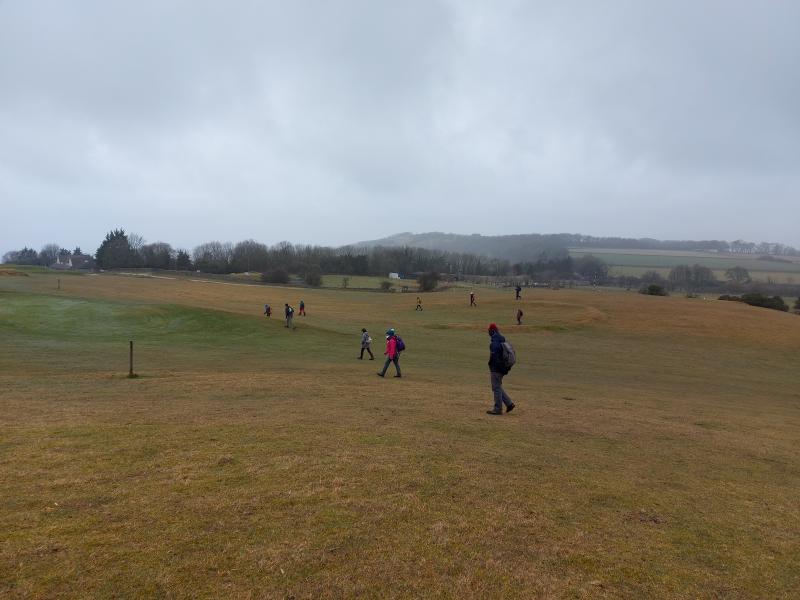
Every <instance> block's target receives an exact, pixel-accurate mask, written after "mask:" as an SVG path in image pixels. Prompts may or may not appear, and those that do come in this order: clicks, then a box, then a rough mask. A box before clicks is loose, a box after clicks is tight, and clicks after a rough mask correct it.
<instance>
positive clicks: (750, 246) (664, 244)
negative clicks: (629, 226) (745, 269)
mask: <svg viewBox="0 0 800 600" xmlns="http://www.w3.org/2000/svg"><path fill="white" fill-rule="evenodd" d="M353 245H354V246H356V247H371V246H388V247H398V246H401V247H402V246H409V247H415V248H426V249H428V250H447V251H448V252H465V253H470V254H478V255H483V256H488V257H490V258H499V259H504V260H508V261H510V262H511V263H516V262H525V261H535V260H536V259H538V258H539V257H540V256H541V255H542V254H543V253H544V254H546V255H547V256H549V257H555V256H558V255H563V254H566V252H567V249H568V248H614V249H626V248H627V249H638V250H683V251H705V252H731V253H735V254H755V253H759V254H772V255H797V254H798V251H797V250H795V249H794V248H792V247H791V246H785V245H783V244H774V243H766V242H762V243H761V244H755V243H753V242H744V241H742V240H736V241H734V242H727V241H724V240H699V241H697V240H656V239H652V238H638V239H636V238H619V237H594V236H590V235H581V234H578V233H553V234H540V233H527V234H520V235H496V236H489V235H480V234H477V233H474V234H472V235H461V234H457V233H441V232H438V231H435V232H430V233H408V232H406V233H397V234H395V235H390V236H389V237H386V238H383V239H380V240H371V241H364V242H358V243H356V244H353Z"/></svg>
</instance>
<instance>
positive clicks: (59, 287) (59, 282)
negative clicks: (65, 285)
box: [58, 279, 61, 289]
mask: <svg viewBox="0 0 800 600" xmlns="http://www.w3.org/2000/svg"><path fill="white" fill-rule="evenodd" d="M58 289H61V279H59V280H58Z"/></svg>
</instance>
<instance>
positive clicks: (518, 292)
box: [514, 284, 522, 300]
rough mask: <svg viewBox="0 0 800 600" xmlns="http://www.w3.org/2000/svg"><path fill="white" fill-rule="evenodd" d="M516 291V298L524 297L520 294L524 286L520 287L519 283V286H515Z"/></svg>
mask: <svg viewBox="0 0 800 600" xmlns="http://www.w3.org/2000/svg"><path fill="white" fill-rule="evenodd" d="M514 291H515V292H516V293H517V297H516V298H515V300H519V299H520V298H522V296H520V292H522V288H521V287H519V284H517V287H515V288H514Z"/></svg>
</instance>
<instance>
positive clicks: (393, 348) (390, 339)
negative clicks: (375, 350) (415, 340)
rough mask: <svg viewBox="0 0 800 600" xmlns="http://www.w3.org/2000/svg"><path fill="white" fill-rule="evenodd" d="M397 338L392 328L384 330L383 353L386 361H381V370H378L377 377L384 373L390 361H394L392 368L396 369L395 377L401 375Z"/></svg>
mask: <svg viewBox="0 0 800 600" xmlns="http://www.w3.org/2000/svg"><path fill="white" fill-rule="evenodd" d="M398 340H399V338H398V337H397V335H396V334H395V332H394V329H389V330H387V331H386V352H384V353H383V354H384V355H385V356H386V362H385V363H383V370H382V371H378V377H383V376H385V375H386V369H388V368H389V364H390V363H394V368H395V370H396V371H397V374H396V375H395V377H402V376H403V375H402V374H401V373H400V349H399V348H398Z"/></svg>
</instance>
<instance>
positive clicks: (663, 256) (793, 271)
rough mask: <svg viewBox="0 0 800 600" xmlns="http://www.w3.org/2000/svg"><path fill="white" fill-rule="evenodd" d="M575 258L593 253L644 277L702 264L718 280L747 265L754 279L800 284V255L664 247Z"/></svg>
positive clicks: (615, 269)
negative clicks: (774, 256)
mask: <svg viewBox="0 0 800 600" xmlns="http://www.w3.org/2000/svg"><path fill="white" fill-rule="evenodd" d="M569 252H570V254H571V255H572V256H573V257H579V256H581V255H584V254H592V255H594V256H596V257H598V258H600V259H602V260H604V261H605V262H606V263H608V264H609V265H610V266H611V273H612V274H613V275H632V276H640V275H641V274H642V273H644V272H645V271H650V270H653V271H658V272H660V273H661V274H663V275H666V274H667V273H669V271H670V269H672V268H673V267H675V266H677V265H680V264H688V265H694V264H698V265H702V266H704V267H708V268H710V269H711V270H713V271H714V273H715V275H716V276H717V278H718V279H721V280H722V279H725V271H726V270H727V269H730V268H732V267H736V266H739V267H743V268H745V269H747V270H748V271H749V273H750V277H752V278H753V279H754V280H760V281H767V280H768V279H771V280H772V281H774V282H776V283H800V258H798V257H781V258H783V259H784V260H787V261H790V262H782V261H778V260H759V259H758V258H757V257H753V256H735V255H729V254H715V253H712V252H681V251H661V250H624V249H623V250H609V249H607V248H598V249H592V248H570V250H569Z"/></svg>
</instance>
